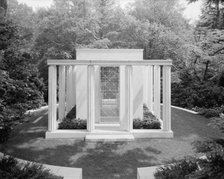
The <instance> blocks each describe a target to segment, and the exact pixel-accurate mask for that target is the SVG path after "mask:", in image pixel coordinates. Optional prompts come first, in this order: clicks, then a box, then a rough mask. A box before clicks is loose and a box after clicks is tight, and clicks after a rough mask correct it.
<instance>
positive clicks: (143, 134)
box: [45, 129, 173, 140]
mask: <svg viewBox="0 0 224 179" xmlns="http://www.w3.org/2000/svg"><path fill="white" fill-rule="evenodd" d="M87 135H95V136H98V137H97V138H100V136H101V135H105V136H106V137H107V138H108V136H109V135H111V136H112V138H113V136H117V135H120V137H117V138H118V139H119V140H121V138H122V136H124V135H133V136H134V138H172V137H173V131H163V130H161V129H134V130H132V131H131V132H127V131H107V132H105V131H95V132H94V131H93V132H92V133H90V132H88V131H87V130H56V131H54V132H48V131H47V132H46V134H45V137H46V139H54V138H73V139H85V138H86V136H87ZM90 138H91V137H90ZM128 138H129V137H128ZM87 139H88V137H87ZM130 139H131V138H130ZM114 140H115V139H114ZM131 140H132V139H131Z"/></svg>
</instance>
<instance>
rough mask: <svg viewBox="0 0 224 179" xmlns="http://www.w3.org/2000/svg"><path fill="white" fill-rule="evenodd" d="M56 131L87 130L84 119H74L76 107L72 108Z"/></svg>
mask: <svg viewBox="0 0 224 179" xmlns="http://www.w3.org/2000/svg"><path fill="white" fill-rule="evenodd" d="M58 129H87V121H86V120H85V119H76V106H74V107H73V108H72V109H71V110H70V111H69V112H68V114H67V115H66V117H65V118H64V119H63V121H62V122H61V123H59V125H58Z"/></svg>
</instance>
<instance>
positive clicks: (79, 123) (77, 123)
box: [58, 118, 87, 129]
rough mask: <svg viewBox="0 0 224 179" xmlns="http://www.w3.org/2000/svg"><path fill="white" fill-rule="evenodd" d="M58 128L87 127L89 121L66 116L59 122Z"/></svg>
mask: <svg viewBox="0 0 224 179" xmlns="http://www.w3.org/2000/svg"><path fill="white" fill-rule="evenodd" d="M58 129H87V121H86V120H84V119H79V118H78V119H76V118H73V119H70V118H65V119H63V121H62V122H61V123H59V125H58Z"/></svg>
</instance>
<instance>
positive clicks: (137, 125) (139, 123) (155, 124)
mask: <svg viewBox="0 0 224 179" xmlns="http://www.w3.org/2000/svg"><path fill="white" fill-rule="evenodd" d="M133 129H161V124H160V121H159V120H158V119H157V118H156V116H155V115H153V114H152V113H151V112H150V111H149V109H148V107H147V106H146V105H145V104H144V105H143V120H142V119H140V118H137V119H134V120H133Z"/></svg>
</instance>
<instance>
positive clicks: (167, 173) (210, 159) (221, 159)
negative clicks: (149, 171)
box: [155, 139, 224, 179]
mask: <svg viewBox="0 0 224 179" xmlns="http://www.w3.org/2000/svg"><path fill="white" fill-rule="evenodd" d="M194 148H195V149H196V152H197V153H204V156H205V157H203V158H195V157H190V158H188V159H186V158H185V159H183V160H180V161H177V162H175V163H174V164H172V165H166V166H164V167H161V168H159V169H157V172H156V173H155V177H156V178H158V179H179V178H201V179H202V178H206V179H207V178H208V179H221V178H223V176H224V170H223V168H224V140H223V139H219V140H213V141H212V140H211V141H197V142H195V143H194Z"/></svg>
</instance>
